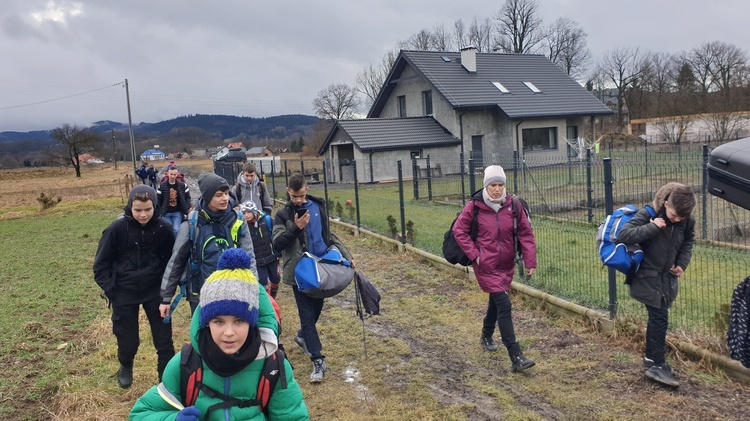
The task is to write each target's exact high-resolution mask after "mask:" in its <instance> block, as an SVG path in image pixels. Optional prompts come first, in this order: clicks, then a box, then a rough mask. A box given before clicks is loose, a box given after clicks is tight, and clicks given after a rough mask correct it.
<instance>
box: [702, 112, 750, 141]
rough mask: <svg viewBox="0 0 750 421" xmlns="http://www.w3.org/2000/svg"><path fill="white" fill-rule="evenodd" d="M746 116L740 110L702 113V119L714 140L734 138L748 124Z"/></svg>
mask: <svg viewBox="0 0 750 421" xmlns="http://www.w3.org/2000/svg"><path fill="white" fill-rule="evenodd" d="M747 120H748V119H747V117H746V116H745V114H744V113H740V112H717V113H710V114H704V116H703V121H704V122H705V123H706V125H707V126H708V128H709V132H710V133H711V137H712V138H713V139H714V140H716V141H719V142H721V141H723V140H728V139H734V138H736V137H737V136H738V134H739V131H740V130H742V129H744V128H746V127H747V126H748V121H747Z"/></svg>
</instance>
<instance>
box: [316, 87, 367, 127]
mask: <svg viewBox="0 0 750 421" xmlns="http://www.w3.org/2000/svg"><path fill="white" fill-rule="evenodd" d="M359 105H360V100H359V97H358V96H357V90H356V89H355V88H354V87H351V86H349V85H347V84H345V83H333V84H331V85H329V86H328V87H327V88H325V89H322V90H321V91H320V92H318V96H317V98H315V99H314V100H313V107H314V108H315V114H316V115H317V116H318V117H320V118H323V119H326V120H341V119H345V118H353V117H354V115H355V114H356V112H357V109H358V108H359Z"/></svg>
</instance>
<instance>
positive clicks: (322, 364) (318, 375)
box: [310, 358, 328, 383]
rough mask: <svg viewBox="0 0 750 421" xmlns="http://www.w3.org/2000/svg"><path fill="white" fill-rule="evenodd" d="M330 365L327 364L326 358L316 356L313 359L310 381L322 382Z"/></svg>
mask: <svg viewBox="0 0 750 421" xmlns="http://www.w3.org/2000/svg"><path fill="white" fill-rule="evenodd" d="M326 371H328V367H327V366H326V360H324V359H322V358H316V359H314V360H313V372H312V374H310V383H320V382H322V381H323V376H325V374H326Z"/></svg>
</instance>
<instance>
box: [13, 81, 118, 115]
mask: <svg viewBox="0 0 750 421" xmlns="http://www.w3.org/2000/svg"><path fill="white" fill-rule="evenodd" d="M122 84H123V82H117V83H114V84H112V85H108V86H105V87H103V88H98V89H92V90H90V91H86V92H81V93H78V94H73V95H67V96H63V97H59V98H53V99H47V100H44V101H38V102H31V103H28V104H21V105H11V106H10V107H0V111H4V110H11V109H15V108H23V107H31V106H32V105H39V104H46V103H48V102H55V101H62V100H63V99H69V98H74V97H77V96H81V95H86V94H90V93H92V92H97V91H101V90H104V89H107V88H111V87H113V86H117V85H122Z"/></svg>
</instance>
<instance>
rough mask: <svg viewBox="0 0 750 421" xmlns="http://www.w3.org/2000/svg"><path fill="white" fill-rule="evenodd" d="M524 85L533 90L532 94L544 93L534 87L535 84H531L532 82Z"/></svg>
mask: <svg viewBox="0 0 750 421" xmlns="http://www.w3.org/2000/svg"><path fill="white" fill-rule="evenodd" d="M523 84H524V85H526V87H527V88H529V89H531V92H533V93H535V94H541V93H542V91H541V90H540V89H539V88H537V87H536V86H534V84H533V83H531V82H524V83H523Z"/></svg>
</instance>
